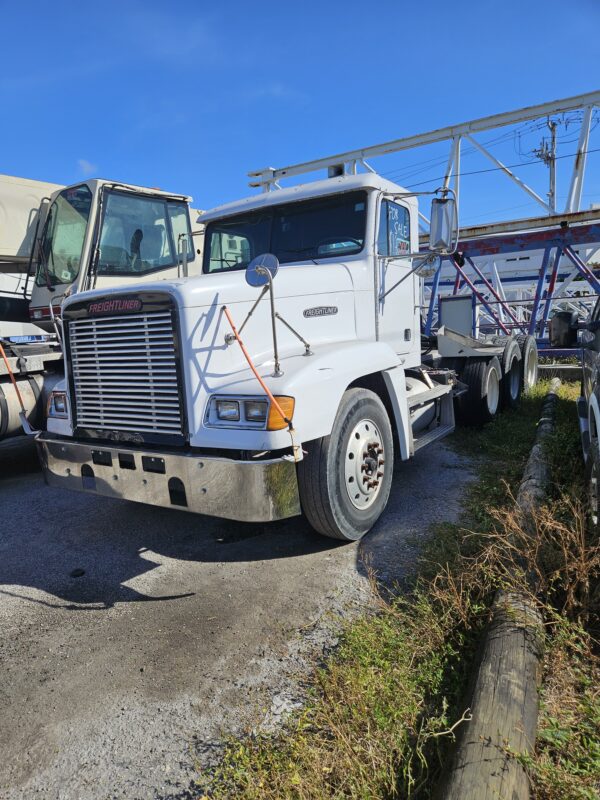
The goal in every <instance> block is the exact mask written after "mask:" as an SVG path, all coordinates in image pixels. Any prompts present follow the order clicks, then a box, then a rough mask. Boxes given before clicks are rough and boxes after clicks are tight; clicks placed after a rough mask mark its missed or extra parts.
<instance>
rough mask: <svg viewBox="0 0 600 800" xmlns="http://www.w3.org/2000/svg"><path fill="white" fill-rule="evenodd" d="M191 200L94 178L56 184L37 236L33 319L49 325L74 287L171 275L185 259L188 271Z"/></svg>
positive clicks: (195, 243)
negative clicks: (60, 186) (64, 184)
mask: <svg viewBox="0 0 600 800" xmlns="http://www.w3.org/2000/svg"><path fill="white" fill-rule="evenodd" d="M190 200H191V198H189V197H186V196H183V195H174V194H172V193H169V192H163V191H161V190H159V189H148V188H144V187H140V186H132V185H126V184H121V183H116V182H114V181H107V180H98V179H94V180H87V181H84V182H82V183H80V184H77V185H73V186H67V187H66V188H64V189H60V190H59V191H56V192H55V193H54V194H53V196H52V198H51V202H50V205H49V207H48V209H47V213H46V214H45V223H44V226H43V229H42V232H41V236H40V237H39V239H38V242H37V245H38V247H37V259H35V260H36V261H37V269H36V272H35V277H34V279H33V285H32V288H31V301H30V306H29V316H30V319H31V321H32V322H34V323H35V324H36V325H39V326H40V327H42V328H45V329H47V330H52V327H53V326H52V319H51V318H52V313H53V312H55V313H56V314H59V313H60V305H61V303H62V301H63V300H64V298H65V297H68V296H69V295H71V294H75V293H76V292H80V291H84V290H86V289H91V288H103V287H106V286H117V287H122V286H124V285H126V284H129V283H140V282H143V281H148V280H152V279H156V278H160V279H165V280H168V279H170V278H176V277H178V276H180V275H182V269H183V264H184V262H185V265H186V269H188V268H189V269H190V271H191V272H193V271H194V269H195V267H196V264H197V263H198V262H199V259H198V258H197V255H198V253H197V250H199V249H200V242H199V239H195V240H194V239H193V238H192V224H191V218H190V210H189V203H190ZM196 216H197V214H194V218H195V217H196ZM187 265H189V267H188V266H187Z"/></svg>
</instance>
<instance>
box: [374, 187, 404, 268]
mask: <svg viewBox="0 0 600 800" xmlns="http://www.w3.org/2000/svg"><path fill="white" fill-rule="evenodd" d="M377 252H378V253H379V255H380V256H402V255H404V254H405V253H410V214H409V211H408V208H406V207H405V206H401V205H399V204H398V203H393V202H392V201H391V200H383V201H382V203H381V209H380V212H379V233H378V235H377Z"/></svg>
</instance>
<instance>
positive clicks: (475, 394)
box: [456, 356, 502, 425]
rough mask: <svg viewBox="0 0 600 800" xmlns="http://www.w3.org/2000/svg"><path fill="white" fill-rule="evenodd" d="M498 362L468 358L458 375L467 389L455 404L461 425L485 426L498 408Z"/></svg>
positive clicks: (492, 359) (500, 374)
mask: <svg viewBox="0 0 600 800" xmlns="http://www.w3.org/2000/svg"><path fill="white" fill-rule="evenodd" d="M501 377H502V370H501V368H500V362H499V361H498V359H497V358H496V356H494V357H493V358H490V359H489V360H488V359H485V358H470V359H469V360H468V361H467V363H466V364H465V366H464V368H463V370H462V372H461V373H460V380H461V381H462V382H463V383H466V384H467V386H468V387H469V390H468V392H466V393H465V394H463V395H461V396H460V397H459V398H458V402H457V409H456V410H457V416H458V419H459V420H460V422H462V424H463V425H485V423H486V422H490V421H491V420H493V419H494V417H495V416H496V414H497V413H498V411H499V408H500V380H501Z"/></svg>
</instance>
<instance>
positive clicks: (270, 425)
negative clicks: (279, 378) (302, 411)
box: [267, 395, 296, 431]
mask: <svg viewBox="0 0 600 800" xmlns="http://www.w3.org/2000/svg"><path fill="white" fill-rule="evenodd" d="M275 400H276V401H277V403H278V405H279V408H280V409H281V410H282V411H283V414H284V417H285V418H286V419H287V420H288V421H287V422H286V419H284V418H283V417H282V416H281V414H280V413H279V409H278V408H277V406H276V405H275V403H273V402H271V405H270V406H269V416H268V417H267V430H268V431H280V430H282V429H283V428H287V427H288V424H289V422H291V421H292V417H293V416H294V406H295V405H296V401H295V400H294V398H293V397H286V396H285V395H284V396H280V397H278V396H277V395H275Z"/></svg>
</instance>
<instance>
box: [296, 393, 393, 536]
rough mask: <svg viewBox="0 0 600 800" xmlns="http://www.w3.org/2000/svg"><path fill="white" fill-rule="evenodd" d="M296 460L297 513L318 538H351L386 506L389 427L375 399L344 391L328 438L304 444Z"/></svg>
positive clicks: (390, 453) (369, 525)
mask: <svg viewBox="0 0 600 800" xmlns="http://www.w3.org/2000/svg"><path fill="white" fill-rule="evenodd" d="M304 449H305V450H306V451H307V454H306V456H305V457H304V458H303V460H302V461H300V462H299V464H298V488H299V491H300V502H301V505H302V511H303V512H304V515H305V517H306V519H307V520H308V522H309V523H310V525H311V526H312V527H313V528H314V529H315V530H316V531H317V532H318V533H321V534H323V535H324V536H329V537H331V538H333V539H342V540H344V541H347V542H352V541H356V540H357V539H360V538H361V537H362V536H364V534H365V533H367V531H369V530H370V529H371V528H372V527H373V525H374V524H375V522H376V521H377V519H378V518H379V516H380V515H381V513H382V512H383V510H384V509H385V507H386V505H387V501H388V498H389V495H390V489H391V485H392V477H393V470H394V443H393V437H392V426H391V424H390V419H389V417H388V415H387V411H386V410H385V407H384V405H383V403H382V402H381V400H380V399H379V397H378V396H377V395H376V394H374V393H373V392H370V391H368V390H367V389H349V390H348V391H346V392H345V393H344V396H343V397H342V401H341V403H340V406H339V408H338V412H337V415H336V418H335V422H334V423H333V429H332V431H331V434H330V435H329V436H324V437H322V438H321V439H316V440H315V441H313V442H309V443H308V444H307V445H306V446H305V448H304Z"/></svg>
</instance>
